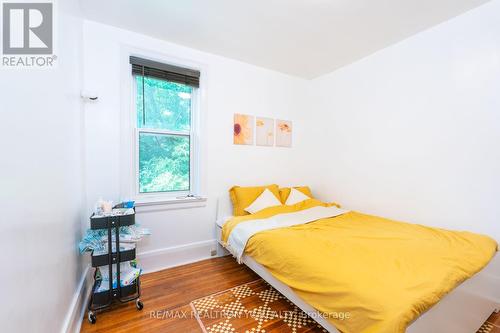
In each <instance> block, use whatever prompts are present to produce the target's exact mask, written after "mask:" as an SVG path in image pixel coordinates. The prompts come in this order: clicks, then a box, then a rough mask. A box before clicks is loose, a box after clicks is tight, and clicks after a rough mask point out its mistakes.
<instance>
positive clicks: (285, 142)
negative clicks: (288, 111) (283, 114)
mask: <svg viewBox="0 0 500 333" xmlns="http://www.w3.org/2000/svg"><path fill="white" fill-rule="evenodd" d="M276 146H277V147H291V146H292V122H291V121H287V120H276Z"/></svg>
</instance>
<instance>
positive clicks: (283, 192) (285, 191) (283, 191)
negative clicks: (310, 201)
mask: <svg viewBox="0 0 500 333" xmlns="http://www.w3.org/2000/svg"><path fill="white" fill-rule="evenodd" d="M292 188H294V189H296V190H299V191H300V192H302V193H304V194H305V195H307V196H308V197H309V198H313V195H312V193H311V189H310V188H309V186H296V187H282V188H280V189H279V194H280V199H281V202H282V203H285V202H286V199H288V196H289V195H290V191H291V190H292Z"/></svg>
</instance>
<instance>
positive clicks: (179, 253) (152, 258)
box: [61, 240, 216, 333]
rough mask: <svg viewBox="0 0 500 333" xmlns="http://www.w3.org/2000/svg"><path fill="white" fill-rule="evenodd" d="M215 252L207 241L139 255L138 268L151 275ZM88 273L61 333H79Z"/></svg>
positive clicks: (86, 270) (90, 280) (74, 297)
mask: <svg viewBox="0 0 500 333" xmlns="http://www.w3.org/2000/svg"><path fill="white" fill-rule="evenodd" d="M215 250H216V241H215V240H207V241H203V242H197V243H191V244H186V245H181V246H174V247H167V248H163V249H159V250H154V251H148V252H143V253H139V254H138V255H137V259H138V260H139V266H140V267H141V268H142V270H143V273H151V272H156V271H159V270H162V269H166V268H170V267H175V266H180V265H185V264H189V263H192V262H196V261H200V260H204V259H208V258H211V257H212V255H211V252H212V251H215ZM89 272H90V267H87V268H86V269H85V271H84V272H83V274H82V278H81V280H80V282H79V284H78V288H77V290H76V292H75V295H74V296H73V300H72V301H71V305H70V307H69V311H68V313H67V314H66V318H65V320H64V324H63V327H62V329H61V333H78V332H80V326H81V323H82V318H83V316H84V315H85V311H86V310H87V307H86V306H87V301H88V300H87V296H88V294H89V291H90V289H91V288H92V278H91V276H90V274H89Z"/></svg>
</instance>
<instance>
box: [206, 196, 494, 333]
mask: <svg viewBox="0 0 500 333" xmlns="http://www.w3.org/2000/svg"><path fill="white" fill-rule="evenodd" d="M230 217H231V204H230V202H229V200H228V199H226V198H220V199H219V201H218V208H217V222H216V230H217V240H218V243H219V249H218V252H219V255H224V254H229V253H228V252H227V251H226V250H225V248H224V246H225V245H226V244H225V243H224V242H223V241H222V240H221V234H222V227H223V225H224V223H226V222H227V221H228V220H229V219H230ZM241 262H242V263H244V264H245V265H247V266H248V267H249V268H251V269H252V270H253V271H255V272H256V273H257V274H258V275H259V276H261V277H262V278H263V279H264V280H266V281H267V282H268V283H269V284H270V285H272V286H273V287H274V288H276V289H277V290H278V291H280V292H281V293H282V294H283V295H285V296H286V297H287V298H288V299H290V300H291V301H292V302H293V303H295V305H297V306H298V307H299V308H301V309H302V310H303V311H304V312H306V313H308V314H310V315H311V317H312V318H314V319H315V320H317V321H318V323H320V324H321V325H322V326H323V327H324V328H325V329H327V330H328V331H329V332H339V331H338V330H337V329H336V328H335V327H334V325H333V324H332V323H331V322H330V321H328V320H326V319H325V318H324V317H322V316H321V315H318V311H317V310H315V309H314V307H313V306H311V305H310V304H308V302H306V301H304V300H303V299H302V298H301V297H300V296H299V295H298V294H297V293H296V292H294V290H292V289H291V288H290V287H289V286H288V285H286V284H284V283H282V282H281V281H280V280H278V279H277V278H275V277H274V276H273V274H271V272H270V271H269V270H268V269H266V268H265V267H263V266H262V265H260V264H259V263H258V262H257V261H256V260H254V258H252V257H251V256H250V255H248V254H246V253H244V254H243V255H242V256H241ZM499 304H500V258H499V256H498V255H494V257H493V258H492V259H491V261H489V263H488V264H487V265H486V266H485V267H484V268H483V269H482V270H481V271H480V272H478V273H477V274H475V275H473V276H472V277H471V278H469V279H467V280H466V281H464V282H463V283H461V284H460V285H458V286H457V287H456V288H454V289H453V290H452V291H451V292H449V293H448V294H447V295H446V296H444V297H443V298H442V299H441V300H440V301H439V302H438V303H437V304H435V305H434V306H432V307H431V308H430V309H428V310H427V311H425V312H424V313H423V314H421V315H420V316H419V317H418V318H417V319H416V320H414V321H413V322H412V323H411V324H410V325H409V326H408V328H407V330H406V332H409V333H424V332H425V333H428V332H436V333H439V332H454V333H473V332H476V331H477V329H478V328H479V327H480V326H481V325H482V324H483V323H484V322H485V321H486V319H487V318H488V316H489V315H490V314H491V313H492V312H493V311H496V310H497V308H498V307H499Z"/></svg>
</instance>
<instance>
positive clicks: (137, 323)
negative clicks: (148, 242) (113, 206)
mask: <svg viewBox="0 0 500 333" xmlns="http://www.w3.org/2000/svg"><path fill="white" fill-rule="evenodd" d="M257 279H259V277H258V276H257V275H256V274H255V273H253V272H252V271H251V270H250V269H249V268H247V267H246V266H245V265H238V264H237V263H236V262H235V261H234V259H233V258H232V257H229V256H228V257H223V258H215V259H209V260H204V261H200V262H197V263H193V264H189V265H184V266H179V267H174V268H170V269H166V270H163V271H159V272H155V273H151V274H145V275H144V276H142V277H141V283H142V285H141V287H142V297H141V299H142V301H143V302H144V309H143V310H142V311H138V310H137V309H136V308H135V303H134V302H130V303H128V304H123V305H117V306H115V307H114V308H113V309H112V310H110V311H105V312H100V313H98V314H97V323H96V324H94V325H91V324H90V323H89V322H88V321H87V318H86V316H85V318H84V319H83V321H82V326H81V332H83V333H85V332H106V333H116V332H175V333H176V332H180V333H191V332H193V333H194V332H196V333H198V332H202V330H201V328H200V326H199V324H198V322H197V320H196V319H195V318H194V317H192V316H191V314H192V311H191V307H190V305H189V303H190V302H191V301H193V300H195V299H198V298H202V297H205V296H208V295H210V294H214V293H217V292H220V291H224V290H227V289H230V288H233V287H236V286H239V285H241V284H244V283H248V282H251V281H255V280H257ZM487 323H489V324H490V325H489V326H490V328H488V330H485V331H480V332H488V333H500V315H498V314H493V315H492V316H491V317H490V318H489V319H488V321H487ZM269 333H270V332H269Z"/></svg>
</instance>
